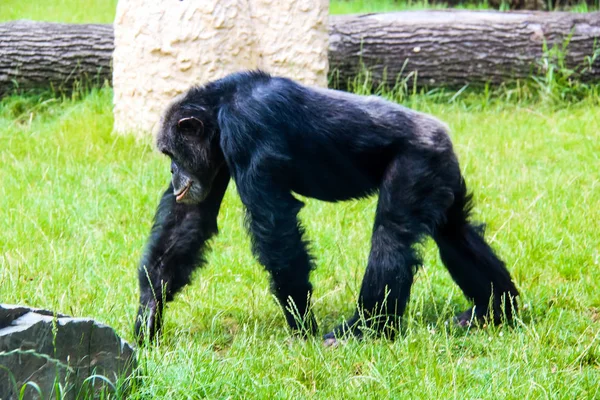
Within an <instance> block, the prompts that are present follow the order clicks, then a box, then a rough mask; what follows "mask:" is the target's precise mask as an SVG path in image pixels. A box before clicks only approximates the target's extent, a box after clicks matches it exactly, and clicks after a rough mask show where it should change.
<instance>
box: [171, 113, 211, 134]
mask: <svg viewBox="0 0 600 400" xmlns="http://www.w3.org/2000/svg"><path fill="white" fill-rule="evenodd" d="M177 128H179V131H180V132H181V133H183V134H184V135H201V134H202V132H204V123H203V122H202V121H200V120H199V119H198V118H196V117H186V118H181V119H180V120H179V121H178V122H177Z"/></svg>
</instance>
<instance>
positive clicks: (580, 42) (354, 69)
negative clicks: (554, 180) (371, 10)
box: [329, 10, 600, 87]
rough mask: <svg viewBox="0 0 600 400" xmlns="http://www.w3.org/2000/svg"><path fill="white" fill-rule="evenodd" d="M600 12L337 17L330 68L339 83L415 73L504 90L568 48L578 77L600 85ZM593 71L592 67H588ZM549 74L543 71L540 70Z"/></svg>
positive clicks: (443, 82) (423, 81) (426, 80)
mask: <svg viewBox="0 0 600 400" xmlns="http://www.w3.org/2000/svg"><path fill="white" fill-rule="evenodd" d="M599 37H600V12H595V13H588V14H574V13H543V12H514V13H501V12H494V11H484V12H481V11H480V12H475V11H457V10H448V11H413V12H401V13H389V14H388V13H386V14H367V15H361V16H342V17H336V18H332V19H331V20H330V27H329V65H330V68H331V70H332V71H336V70H337V71H338V74H339V79H340V84H341V86H342V87H343V86H344V84H343V83H344V82H346V81H347V80H349V79H352V78H353V77H354V76H356V74H357V73H359V72H360V71H361V68H362V66H364V67H366V69H368V70H369V71H371V72H372V74H373V79H374V81H375V82H381V81H386V82H387V83H389V84H394V83H395V82H396V80H397V78H398V76H400V75H402V76H407V74H409V73H411V72H413V73H416V74H417V76H418V84H419V85H428V86H462V85H465V84H468V83H470V84H477V83H485V82H491V83H500V82H503V81H506V80H510V79H518V78H527V77H528V76H530V75H531V73H532V72H538V71H537V70H538V69H539V68H540V63H539V61H540V60H541V59H543V57H544V43H546V44H547V46H548V48H551V47H552V46H554V45H557V46H559V47H561V48H562V46H563V45H565V44H566V43H568V46H567V47H566V49H565V51H564V52H563V53H564V57H565V62H566V65H567V66H568V67H570V68H575V69H578V70H580V71H581V74H579V76H577V78H580V79H584V80H592V79H595V80H597V79H600V57H598V58H597V59H596V60H595V62H594V63H593V65H591V66H590V65H589V57H590V56H591V55H592V54H593V53H594V51H597V49H598V48H599V47H600V40H599V39H598V38H599ZM586 66H587V68H586ZM541 72H543V71H541Z"/></svg>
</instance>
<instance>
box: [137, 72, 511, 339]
mask: <svg viewBox="0 0 600 400" xmlns="http://www.w3.org/2000/svg"><path fill="white" fill-rule="evenodd" d="M157 144H158V149H159V150H160V151H161V152H163V153H164V154H166V155H167V156H169V157H170V159H171V173H172V182H171V184H170V186H169V188H168V190H167V191H166V192H165V193H164V195H163V197H162V200H161V201H160V205H159V206H158V211H157V213H156V216H155V223H154V226H153V228H152V233H151V235H150V239H149V244H148V247H147V250H146V252H145V255H144V256H143V258H142V261H141V265H140V269H139V281H140V290H141V295H140V308H139V313H138V316H137V320H136V327H135V331H136V335H137V337H138V340H140V341H141V340H143V337H144V336H145V335H148V336H149V337H150V338H152V337H154V336H155V334H156V333H157V331H158V330H159V329H160V326H161V320H162V312H163V307H164V304H163V303H164V301H170V300H172V299H173V296H174V295H175V294H176V293H177V292H178V291H179V290H181V288H182V287H183V286H185V285H186V284H187V283H189V281H190V274H191V273H192V271H193V270H194V268H195V267H196V266H198V265H199V264H202V263H203V261H204V260H203V258H202V252H203V251H204V250H205V243H206V241H207V240H208V239H210V238H211V237H212V236H213V235H214V234H216V233H217V214H218V212H219V206H220V204H221V200H222V199H223V195H224V193H225V190H226V188H227V184H228V182H229V178H230V177H233V179H234V181H235V183H236V186H237V190H238V193H239V195H240V197H241V200H242V202H243V204H244V206H245V208H246V212H247V224H248V229H249V231H250V234H251V236H252V244H253V250H254V253H255V254H256V256H257V257H258V260H259V261H260V263H261V264H262V265H264V266H265V268H266V269H267V271H269V272H270V274H271V281H272V290H273V292H274V294H275V296H276V297H277V299H278V300H279V302H280V303H281V305H282V306H283V308H284V312H285V316H286V319H287V323H288V324H289V326H290V327H291V328H292V329H293V330H301V331H303V332H310V333H314V332H315V331H316V329H317V326H316V323H315V321H314V318H313V316H312V315H311V312H310V309H309V304H310V297H311V289H312V286H311V284H310V281H309V274H310V271H311V269H312V268H313V264H312V262H311V257H310V256H309V254H308V252H307V242H306V240H305V239H304V237H303V236H304V235H303V233H304V232H303V229H302V227H301V225H300V224H299V222H298V219H297V214H298V212H299V211H300V209H301V208H302V206H303V203H302V202H301V201H299V200H298V199H296V197H294V195H293V193H297V194H299V195H302V196H307V197H312V198H316V199H319V200H324V201H331V202H336V201H341V200H346V199H355V198H361V197H365V196H369V195H372V194H374V193H376V192H379V202H378V204H377V213H376V216H375V222H374V226H373V236H372V239H371V253H370V255H369V262H368V265H367V270H366V273H365V276H364V280H363V283H362V287H361V290H360V294H359V299H358V304H359V309H358V310H357V311H356V313H355V314H354V316H353V317H352V318H350V319H349V320H348V321H347V322H345V323H344V324H342V325H340V326H339V327H337V328H335V329H334V330H333V331H332V332H330V333H328V334H327V335H325V338H326V339H333V338H335V337H336V336H337V335H341V334H351V335H354V336H361V334H362V329H363V327H364V325H363V326H361V324H360V323H359V320H360V317H362V318H364V319H363V320H365V321H366V323H367V325H368V326H369V327H370V328H371V329H373V330H375V331H381V330H382V329H383V328H384V327H386V326H388V325H387V323H388V322H390V321H394V320H395V319H396V318H397V317H399V316H401V315H402V313H403V312H404V309H405V307H406V303H407V300H408V298H409V294H410V288H411V284H412V282H413V275H414V273H415V272H416V269H417V267H418V265H419V264H420V260H419V257H418V255H417V254H416V252H415V249H414V248H413V247H414V245H415V243H417V242H418V241H419V240H421V239H422V238H423V237H424V236H425V235H430V236H432V237H433V239H434V240H435V242H436V243H437V245H438V247H439V251H440V255H441V259H442V261H443V263H444V265H445V266H446V268H448V271H449V272H450V275H451V276H452V278H453V279H454V281H455V282H456V283H457V284H458V285H459V286H460V288H461V289H462V291H463V292H464V294H465V295H466V296H467V297H468V298H469V299H471V300H472V301H473V302H474V304H475V307H474V308H471V309H469V310H467V311H465V312H464V313H462V314H460V315H458V316H457V317H456V322H457V323H458V324H459V325H468V324H469V323H470V321H472V320H483V319H489V320H490V321H492V322H498V321H500V320H501V317H502V316H505V317H507V318H509V319H510V318H511V317H512V315H513V313H514V311H515V307H516V305H515V303H514V301H513V300H514V297H515V296H517V295H518V292H517V289H516V288H515V285H514V284H513V282H512V280H511V277H510V274H509V272H508V271H507V269H506V267H505V266H504V263H503V262H502V261H501V260H500V259H498V257H497V256H496V255H495V254H494V252H493V250H492V249H491V248H490V246H489V245H488V244H487V243H486V242H485V240H484V238H483V232H482V230H481V229H480V228H478V227H477V226H475V225H473V224H472V223H471V222H469V214H470V210H471V196H470V195H469V194H467V189H466V186H465V182H464V180H463V177H462V175H461V172H460V170H459V166H458V161H457V159H456V156H455V154H454V151H453V149H452V144H451V142H450V139H449V137H448V132H447V128H446V127H445V126H444V125H443V124H442V123H440V122H439V121H437V120H436V119H434V118H433V117H430V116H428V115H425V114H421V113H418V112H415V111H412V110H410V109H407V108H405V107H402V106H399V105H397V104H394V103H391V102H388V101H385V100H383V99H381V98H379V97H375V96H368V97H364V96H358V95H353V94H349V93H345V92H339V91H335V90H328V89H318V88H309V87H307V86H303V85H300V84H298V83H296V82H294V81H292V80H289V79H285V78H280V77H272V76H270V75H268V74H266V73H263V72H244V73H236V74H232V75H229V76H227V77H225V78H223V79H220V80H217V81H213V82H210V83H208V84H206V85H205V86H202V87H194V88H192V89H190V90H189V91H188V92H187V93H185V94H184V95H182V96H181V97H180V98H178V99H176V100H175V101H174V102H173V103H172V104H171V105H170V106H169V108H168V109H167V110H166V112H165V114H164V115H163V118H162V122H161V126H160V131H159V133H158V138H157Z"/></svg>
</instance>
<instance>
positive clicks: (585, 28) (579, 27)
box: [0, 10, 600, 93]
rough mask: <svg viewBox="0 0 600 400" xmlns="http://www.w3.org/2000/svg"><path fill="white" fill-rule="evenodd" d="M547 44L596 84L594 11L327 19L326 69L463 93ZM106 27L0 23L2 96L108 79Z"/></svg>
mask: <svg viewBox="0 0 600 400" xmlns="http://www.w3.org/2000/svg"><path fill="white" fill-rule="evenodd" d="M544 42H546V43H547V44H548V46H549V47H552V46H553V45H557V46H560V47H562V46H563V45H564V44H565V43H567V42H568V46H567V47H566V50H565V51H564V54H565V61H566V64H567V65H568V66H569V67H572V68H575V69H578V70H579V71H580V72H581V73H580V74H579V75H578V76H575V78H578V79H583V80H587V81H592V80H599V79H600V57H597V58H596V60H595V61H594V62H593V64H592V65H591V66H590V65H589V57H590V56H592V54H593V53H594V51H598V48H600V12H594V13H587V14H574V13H539V12H516V13H500V12H477V11H456V10H454V11H450V10H449V11H407V12H400V13H389V14H369V15H354V16H333V17H330V18H329V64H330V69H331V70H332V71H333V72H335V73H336V76H337V78H336V79H338V80H339V82H340V85H341V86H342V87H343V86H344V83H345V82H347V81H348V80H349V79H352V78H353V77H355V76H356V74H357V73H359V72H360V71H361V68H362V67H363V66H364V67H365V68H366V69H368V70H369V71H371V72H372V73H373V78H374V80H375V82H380V81H382V80H385V81H386V82H388V83H390V84H393V83H394V82H396V79H397V78H398V76H399V75H400V74H401V76H404V77H406V76H407V75H408V74H409V73H411V72H414V73H416V74H417V76H418V84H419V85H428V86H462V85H465V84H467V83H470V84H477V83H484V82H491V83H500V82H504V81H507V80H511V79H515V78H526V77H528V76H530V74H531V73H532V72H543V70H542V71H540V60H542V59H543V57H544ZM113 48H114V45H113V30H112V26H111V25H69V24H53V23H41V22H29V21H14V22H9V23H3V24H0V93H2V92H3V91H6V90H8V89H12V88H14V86H15V82H17V83H18V85H19V87H21V88H29V87H48V86H51V85H52V86H54V87H64V86H67V87H68V86H69V85H70V84H72V82H73V81H74V80H75V79H82V78H83V79H87V80H89V79H90V78H91V79H93V80H99V81H100V82H102V81H103V80H104V79H107V80H110V78H111V72H110V65H111V56H112V51H113Z"/></svg>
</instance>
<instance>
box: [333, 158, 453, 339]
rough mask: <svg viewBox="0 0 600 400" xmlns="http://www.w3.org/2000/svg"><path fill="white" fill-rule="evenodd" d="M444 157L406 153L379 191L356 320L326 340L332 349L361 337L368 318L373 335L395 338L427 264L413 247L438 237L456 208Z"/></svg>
mask: <svg viewBox="0 0 600 400" xmlns="http://www.w3.org/2000/svg"><path fill="white" fill-rule="evenodd" d="M442 156H443V155H439V156H438V155H435V154H434V155H429V156H423V155H420V154H418V153H416V154H415V153H413V154H410V152H406V153H403V154H401V155H399V156H398V157H397V158H396V159H395V160H394V161H392V163H390V165H389V167H388V169H387V171H386V172H385V175H384V179H383V182H382V184H381V187H380V191H379V201H378V204H377V211H376V215H375V224H374V227H373V236H372V238H371V252H370V255H369V260H368V265H367V270H366V272H365V276H364V278H363V282H362V287H361V289H360V294H359V298H358V309H357V311H356V313H355V314H354V316H353V317H352V318H350V320H348V321H346V322H345V323H343V324H341V325H340V326H338V327H337V328H335V329H334V330H333V331H332V332H331V333H328V334H327V335H325V339H326V344H333V343H334V342H335V338H336V337H340V336H343V335H345V334H350V335H352V336H355V337H361V336H362V335H363V331H362V328H363V327H364V324H362V322H361V319H362V318H364V322H365V323H366V328H367V329H371V330H374V331H375V332H378V333H383V331H384V330H385V331H386V332H387V333H389V334H391V335H393V334H394V329H393V328H394V326H395V325H396V323H397V321H398V318H399V317H400V316H402V314H403V313H404V309H405V308H406V304H407V302H408V299H409V295H410V289H411V285H412V283H413V275H414V273H415V272H416V269H417V267H418V266H419V265H420V264H421V260H420V259H419V256H418V254H417V253H416V251H415V249H414V248H413V246H414V245H415V244H416V243H418V242H419V241H420V240H421V239H422V238H423V236H424V235H431V234H433V231H434V229H435V227H436V226H437V225H438V224H439V223H440V222H441V220H442V219H443V218H444V212H445V210H446V209H447V208H448V207H449V205H450V204H451V203H452V199H453V196H452V190H451V188H450V186H449V184H448V179H449V178H448V177H447V176H446V175H447V172H446V171H447V170H446V169H445V168H439V167H438V166H439V165H440V163H442V162H444V161H445V159H443V158H440V159H439V160H438V157H442ZM442 165H443V164H442ZM450 179H451V178H450ZM361 325H362V326H361ZM388 328H392V329H391V330H388Z"/></svg>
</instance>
